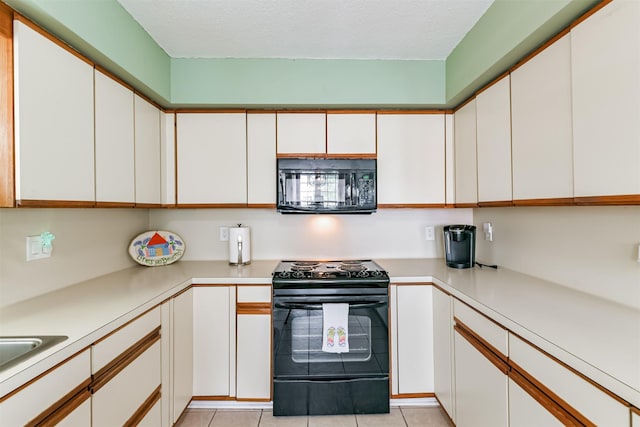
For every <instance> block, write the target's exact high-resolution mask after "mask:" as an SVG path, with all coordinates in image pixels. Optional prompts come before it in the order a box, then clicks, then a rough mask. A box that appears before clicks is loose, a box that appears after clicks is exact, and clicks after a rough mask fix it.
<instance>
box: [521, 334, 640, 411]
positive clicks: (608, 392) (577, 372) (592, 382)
mask: <svg viewBox="0 0 640 427" xmlns="http://www.w3.org/2000/svg"><path fill="white" fill-rule="evenodd" d="M509 333H510V334H511V335H513V336H514V337H517V338H518V339H519V340H520V341H522V342H524V343H526V344H527V345H529V346H530V347H531V348H532V349H534V350H535V351H538V352H539V353H542V354H543V355H544V356H545V357H547V358H549V359H551V360H552V361H553V362H555V363H557V364H558V365H560V366H562V367H563V368H565V369H566V370H568V371H570V372H571V373H573V374H574V375H576V376H578V377H580V378H581V379H583V380H584V381H586V382H588V383H589V384H591V385H592V386H594V387H596V388H597V389H598V390H600V391H601V392H603V393H605V394H606V395H607V396H609V397H611V398H612V399H615V400H616V401H618V402H619V403H621V404H622V405H625V406H629V407H632V405H631V403H629V402H627V401H626V400H624V399H623V398H621V397H620V396H618V395H617V394H615V393H613V392H612V391H609V390H607V389H606V388H604V387H603V386H601V385H600V384H598V383H597V382H595V381H593V380H592V379H591V378H589V377H587V376H585V375H584V374H582V373H581V372H579V371H577V370H576V369H575V368H573V367H571V366H569V365H568V364H566V363H565V362H563V361H562V360H560V359H558V358H557V357H555V356H553V355H551V354H549V353H548V352H546V351H544V350H543V349H541V348H540V347H538V346H537V345H535V344H533V343H532V342H530V341H528V340H526V339H525V338H523V337H521V336H520V335H518V334H516V333H514V332H511V331H509ZM509 363H510V364H512V365H515V366H517V364H516V362H513V361H512V360H511V359H510V360H509ZM520 371H521V372H525V373H526V371H525V370H524V369H522V368H520Z"/></svg>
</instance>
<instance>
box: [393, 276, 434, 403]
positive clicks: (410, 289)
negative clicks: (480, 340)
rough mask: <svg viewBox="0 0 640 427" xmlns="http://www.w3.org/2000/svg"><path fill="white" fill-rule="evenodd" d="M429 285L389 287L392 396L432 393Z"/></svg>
mask: <svg viewBox="0 0 640 427" xmlns="http://www.w3.org/2000/svg"><path fill="white" fill-rule="evenodd" d="M431 291H432V286H431V285H430V284H407V285H391V360H392V365H391V394H392V395H395V396H397V395H421V394H427V393H433V327H432V321H433V317H432V315H431V306H432V303H431V297H432V293H431Z"/></svg>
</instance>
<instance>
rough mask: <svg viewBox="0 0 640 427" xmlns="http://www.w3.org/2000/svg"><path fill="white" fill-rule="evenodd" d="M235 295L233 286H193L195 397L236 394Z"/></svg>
mask: <svg viewBox="0 0 640 427" xmlns="http://www.w3.org/2000/svg"><path fill="white" fill-rule="evenodd" d="M235 296H236V294H235V287H234V286H198V287H195V288H194V291H193V395H194V396H200V397H221V396H235V383H236V382H235V372H236V368H235V360H236V352H235V350H236V340H235V338H236V335H235V330H236V312H235V305H236V298H235Z"/></svg>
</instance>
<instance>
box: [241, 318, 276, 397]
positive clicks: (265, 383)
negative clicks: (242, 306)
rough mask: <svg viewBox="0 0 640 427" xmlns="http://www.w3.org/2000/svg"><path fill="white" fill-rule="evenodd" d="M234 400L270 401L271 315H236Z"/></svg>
mask: <svg viewBox="0 0 640 427" xmlns="http://www.w3.org/2000/svg"><path fill="white" fill-rule="evenodd" d="M237 340H238V366H237V369H236V371H237V376H236V382H237V390H236V392H237V397H238V399H263V400H266V401H268V400H270V396H271V315H269V314H258V313H249V314H238V337H237Z"/></svg>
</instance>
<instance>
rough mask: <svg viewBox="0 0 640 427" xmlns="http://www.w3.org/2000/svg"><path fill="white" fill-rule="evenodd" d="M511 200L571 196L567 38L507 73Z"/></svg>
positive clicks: (568, 51)
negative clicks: (509, 114)
mask: <svg viewBox="0 0 640 427" xmlns="http://www.w3.org/2000/svg"><path fill="white" fill-rule="evenodd" d="M511 128H512V129H511V138H512V161H513V199H514V200H528V199H548V198H552V199H554V198H570V197H573V148H572V126H571V39H570V36H569V35H565V36H564V37H562V38H560V39H559V40H557V41H556V42H554V43H553V44H552V45H550V46H548V47H547V48H545V49H544V50H543V51H541V52H540V53H539V54H537V55H536V56H534V57H533V58H531V59H530V60H529V61H527V62H526V63H525V64H523V65H522V66H521V67H519V68H517V69H516V70H514V71H513V72H512V73H511Z"/></svg>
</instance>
